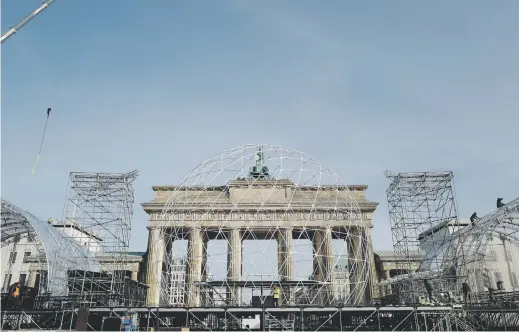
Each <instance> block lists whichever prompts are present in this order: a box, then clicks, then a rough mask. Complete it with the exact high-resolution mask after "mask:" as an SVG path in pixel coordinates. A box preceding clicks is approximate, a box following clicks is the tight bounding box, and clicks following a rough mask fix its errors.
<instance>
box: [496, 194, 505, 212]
mask: <svg viewBox="0 0 519 332" xmlns="http://www.w3.org/2000/svg"><path fill="white" fill-rule="evenodd" d="M496 205H497V208H498V209H499V208H500V207H502V206H505V203H503V198H499V197H498V198H497V204H496Z"/></svg>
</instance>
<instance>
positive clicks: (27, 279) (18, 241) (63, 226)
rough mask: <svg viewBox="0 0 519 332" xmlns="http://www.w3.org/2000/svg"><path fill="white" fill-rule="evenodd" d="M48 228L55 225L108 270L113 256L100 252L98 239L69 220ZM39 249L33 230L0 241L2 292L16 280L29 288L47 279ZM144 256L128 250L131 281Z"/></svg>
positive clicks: (43, 257)
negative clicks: (6, 241) (0, 242)
mask: <svg viewBox="0 0 519 332" xmlns="http://www.w3.org/2000/svg"><path fill="white" fill-rule="evenodd" d="M49 227H54V228H55V229H57V230H58V231H59V233H60V234H63V235H64V236H66V237H68V238H71V239H73V240H74V241H77V242H78V243H79V244H80V245H81V246H83V247H85V248H87V250H88V251H90V252H92V253H94V257H95V259H96V260H97V261H98V262H99V263H101V264H102V266H103V267H105V268H107V269H108V270H109V269H110V264H112V262H113V261H114V257H113V255H107V254H103V252H102V246H101V241H102V239H101V238H99V237H97V236H96V235H95V234H92V233H90V232H88V231H86V230H82V229H81V228H80V227H78V226H76V225H74V224H73V223H71V222H58V221H56V222H55V221H49ZM41 248H42V247H41V245H39V244H38V243H37V239H36V237H35V236H34V234H33V233H25V234H21V235H18V236H16V237H15V238H14V239H12V240H11V241H9V242H8V243H5V244H2V248H1V266H2V273H1V275H0V278H1V280H0V282H1V285H2V292H6V291H7V290H8V288H9V286H10V285H12V284H13V283H15V282H20V284H23V285H26V286H28V287H36V286H37V285H39V284H40V280H42V281H44V280H46V277H47V264H46V263H47V259H46V257H45V253H44V252H41ZM144 255H145V253H144V252H130V253H127V257H126V262H125V271H126V273H125V274H126V275H127V276H128V277H129V278H131V279H132V280H135V281H138V280H139V274H141V273H142V272H141V270H142V269H141V267H142V263H143V256H144ZM116 265H118V264H116Z"/></svg>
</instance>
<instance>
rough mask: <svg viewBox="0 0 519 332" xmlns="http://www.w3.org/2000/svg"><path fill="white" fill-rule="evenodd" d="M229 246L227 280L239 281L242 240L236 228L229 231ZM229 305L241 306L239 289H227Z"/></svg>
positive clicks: (237, 287) (234, 287) (232, 287)
mask: <svg viewBox="0 0 519 332" xmlns="http://www.w3.org/2000/svg"><path fill="white" fill-rule="evenodd" d="M227 239H228V240H229V246H228V248H227V280H228V281H230V282H231V283H232V282H233V281H241V277H242V275H241V274H242V255H243V250H242V240H241V231H240V230H239V229H238V228H234V229H231V230H230V231H229V233H228V235H227ZM228 292H229V302H230V303H229V304H230V305H241V300H242V299H241V287H240V286H232V285H231V286H230V287H229V291H228Z"/></svg>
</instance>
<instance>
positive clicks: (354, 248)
mask: <svg viewBox="0 0 519 332" xmlns="http://www.w3.org/2000/svg"><path fill="white" fill-rule="evenodd" d="M349 233H350V234H349V235H350V236H349V237H348V260H349V267H350V298H351V304H352V305H361V304H363V286H364V285H363V283H365V282H366V281H365V279H364V278H363V269H364V266H363V265H364V261H363V259H362V238H361V233H360V232H359V230H358V228H357V227H351V228H350V229H349Z"/></svg>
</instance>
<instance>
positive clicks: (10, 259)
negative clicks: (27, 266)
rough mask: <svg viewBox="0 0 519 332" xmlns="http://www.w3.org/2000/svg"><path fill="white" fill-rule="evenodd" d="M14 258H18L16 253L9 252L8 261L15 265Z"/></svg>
mask: <svg viewBox="0 0 519 332" xmlns="http://www.w3.org/2000/svg"><path fill="white" fill-rule="evenodd" d="M16 256H18V253H17V252H16V251H11V253H10V254H9V261H10V262H11V263H12V264H14V263H16Z"/></svg>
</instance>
